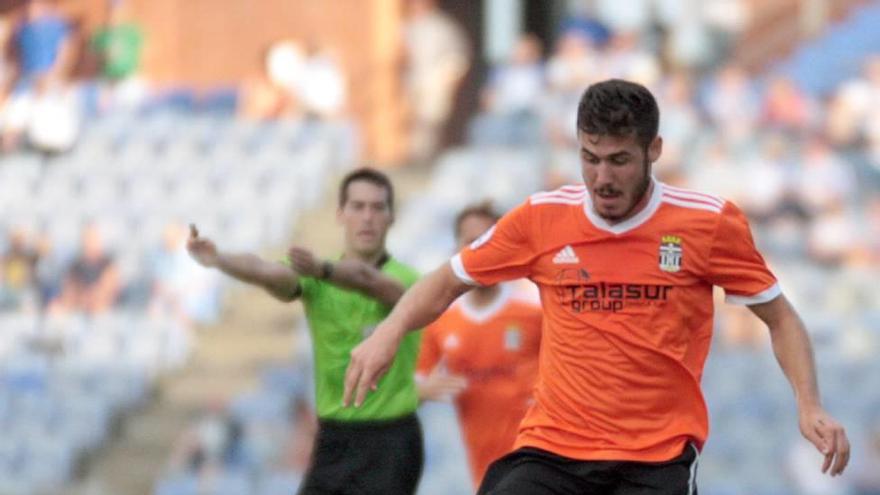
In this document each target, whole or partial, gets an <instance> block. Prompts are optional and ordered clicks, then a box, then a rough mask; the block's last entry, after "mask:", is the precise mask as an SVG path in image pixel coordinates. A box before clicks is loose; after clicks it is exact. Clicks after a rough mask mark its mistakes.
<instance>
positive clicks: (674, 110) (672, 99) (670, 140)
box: [656, 71, 700, 180]
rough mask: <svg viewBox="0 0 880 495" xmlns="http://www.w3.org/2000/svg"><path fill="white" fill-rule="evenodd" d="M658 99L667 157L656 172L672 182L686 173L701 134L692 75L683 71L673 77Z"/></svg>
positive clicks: (666, 82)
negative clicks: (691, 152) (679, 175)
mask: <svg viewBox="0 0 880 495" xmlns="http://www.w3.org/2000/svg"><path fill="white" fill-rule="evenodd" d="M658 99H659V100H660V101H659V102H658V103H659V104H660V107H661V108H662V109H663V118H662V119H661V120H660V135H661V136H663V154H662V155H661V156H660V162H659V163H658V165H659V166H658V167H657V169H656V170H657V174H658V175H659V176H660V177H661V178H662V179H663V180H669V177H670V176H671V175H673V174H676V175H677V174H679V173H681V172H682V170H681V169H682V167H683V165H684V163H685V162H686V161H687V159H688V158H690V157H689V156H688V152H689V151H690V150H691V149H692V147H693V144H694V142H695V141H696V139H697V137H698V135H699V132H700V116H699V114H698V113H697V110H696V108H695V106H694V95H693V83H692V81H691V79H690V76H689V75H688V74H687V73H686V72H682V71H679V72H675V73H673V74H671V75H670V76H669V77H668V78H667V79H666V81H665V82H664V84H663V85H662V87H661V90H660V91H659V93H658Z"/></svg>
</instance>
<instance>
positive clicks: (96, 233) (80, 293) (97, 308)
mask: <svg viewBox="0 0 880 495" xmlns="http://www.w3.org/2000/svg"><path fill="white" fill-rule="evenodd" d="M119 291H120V278H119V270H118V268H117V266H116V263H115V261H114V258H113V256H112V255H110V254H108V253H107V252H106V251H105V248H104V240H103V238H102V237H101V232H100V230H99V229H98V227H97V225H89V226H88V227H86V229H85V230H84V231H83V234H82V244H81V248H80V253H79V255H78V256H77V257H76V258H75V259H74V260H73V262H72V263H71V265H70V266H69V267H68V269H67V273H66V275H65V277H64V284H63V286H62V288H61V294H60V295H59V296H58V298H57V299H56V300H55V301H53V302H52V304H51V306H50V312H52V313H56V314H57V313H61V314H63V313H68V312H82V313H86V314H89V315H97V314H101V313H105V312H107V311H108V310H109V309H111V308H112V306H113V305H114V304H115V303H116V299H117V297H118V296H119Z"/></svg>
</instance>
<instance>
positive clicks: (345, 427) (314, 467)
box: [299, 414, 424, 495]
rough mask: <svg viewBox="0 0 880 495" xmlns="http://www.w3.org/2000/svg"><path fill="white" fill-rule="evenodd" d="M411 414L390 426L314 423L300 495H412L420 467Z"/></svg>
mask: <svg viewBox="0 0 880 495" xmlns="http://www.w3.org/2000/svg"><path fill="white" fill-rule="evenodd" d="M423 449H424V447H423V443H422V428H421V425H420V424H419V420H418V418H417V417H416V415H415V414H411V415H407V416H404V417H402V418H399V419H395V420H390V421H359V422H340V421H325V420H320V421H319V422H318V434H317V437H316V438H315V448H314V451H313V452H312V460H311V465H310V466H309V470H308V472H307V473H306V476H305V479H304V480H303V482H302V485H301V487H300V489H299V495H390V494H395V495H396V494H400V495H411V494H413V493H415V492H416V487H417V486H418V484H419V478H420V477H421V475H422V464H423V463H424V450H423Z"/></svg>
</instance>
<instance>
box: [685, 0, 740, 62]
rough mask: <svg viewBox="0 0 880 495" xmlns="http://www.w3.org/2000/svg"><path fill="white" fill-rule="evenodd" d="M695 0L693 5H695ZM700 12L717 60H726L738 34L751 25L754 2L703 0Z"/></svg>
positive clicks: (700, 4)
mask: <svg viewBox="0 0 880 495" xmlns="http://www.w3.org/2000/svg"><path fill="white" fill-rule="evenodd" d="M694 3H697V2H693V3H692V4H691V5H693V4H694ZM699 7H700V9H699V10H700V13H701V15H702V18H703V20H704V22H705V23H706V26H707V28H708V29H709V34H710V35H711V37H712V48H713V52H714V57H713V58H715V59H716V60H726V59H728V56H729V54H730V52H731V49H732V48H733V45H734V43H735V42H736V38H737V36H739V35H740V34H742V33H743V31H745V29H746V28H747V27H748V26H749V24H750V22H751V18H752V4H751V2H748V1H747V0H701V1H700V2H699Z"/></svg>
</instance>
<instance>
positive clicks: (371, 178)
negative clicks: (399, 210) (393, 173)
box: [339, 167, 394, 211]
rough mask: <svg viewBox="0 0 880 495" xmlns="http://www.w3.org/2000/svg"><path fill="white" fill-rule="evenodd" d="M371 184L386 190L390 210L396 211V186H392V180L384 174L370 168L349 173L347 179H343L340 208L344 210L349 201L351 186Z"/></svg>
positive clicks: (340, 185)
mask: <svg viewBox="0 0 880 495" xmlns="http://www.w3.org/2000/svg"><path fill="white" fill-rule="evenodd" d="M359 181H364V182H369V183H371V184H374V185H376V186H379V187H382V188H385V191H386V192H387V193H388V194H387V196H386V197H387V201H388V210H390V211H394V186H393V185H391V179H389V178H388V176H387V175H385V174H384V173H382V172H380V171H378V170H376V169H374V168H370V167H362V168H358V169H355V170H352V171H351V172H349V173H348V174H347V175H346V176H345V177H343V178H342V182H340V183H339V207H340V208H342V207H343V206H345V203H346V202H347V201H348V186H349V185H351V183H352V182H359Z"/></svg>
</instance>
